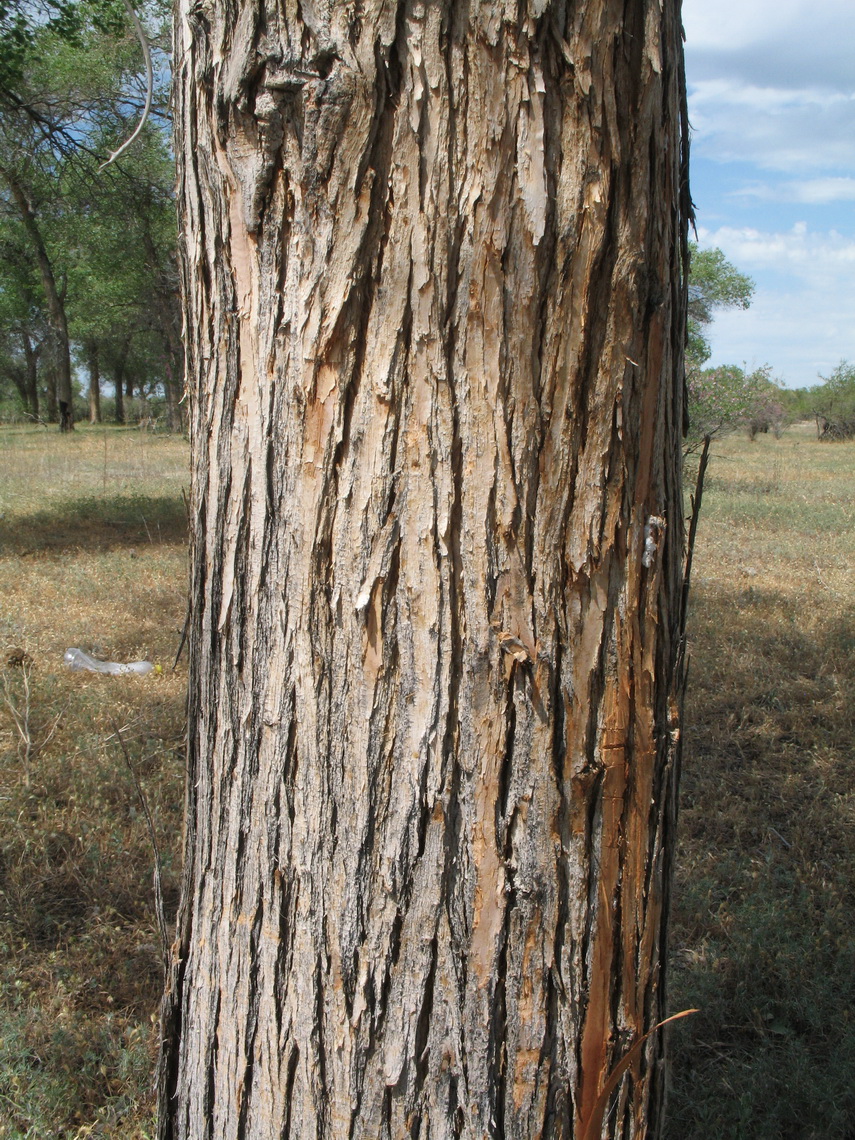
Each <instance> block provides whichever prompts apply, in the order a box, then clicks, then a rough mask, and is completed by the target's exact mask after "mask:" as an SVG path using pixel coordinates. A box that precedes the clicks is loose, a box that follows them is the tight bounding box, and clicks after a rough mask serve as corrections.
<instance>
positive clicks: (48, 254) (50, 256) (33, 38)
mask: <svg viewBox="0 0 855 1140" xmlns="http://www.w3.org/2000/svg"><path fill="white" fill-rule="evenodd" d="M52 11H53V8H50V11H48V10H47V9H46V10H45V12H42V11H41V9H38V8H37V7H33V8H30V7H26V6H25V7H23V8H21V9H20V10H16V12H15V18H14V19H12V17H11V16H10V14H9V10H6V14H5V16H4V15H3V13H2V12H0V40H3V37H4V36H5V37H6V39H9V38H10V37H11V38H12V40H15V35H16V34H18V32H19V33H20V36H21V37H22V38H21V39H20V43H19V46H18V49H17V55H15V57H14V59H13V60H12V63H14V67H12V65H11V64H10V65H9V66H8V67H6V70H5V71H3V69H0V102H5V105H6V108H5V111H4V115H3V118H2V127H1V128H0V205H2V207H3V208H4V211H5V213H6V214H7V215H10V214H11V215H14V216H15V217H16V218H17V220H18V228H19V230H21V231H22V232H23V233H24V235H25V238H26V244H27V247H28V250H29V253H28V259H29V261H30V262H31V263H32V264H34V265H35V266H36V267H37V269H38V272H39V278H40V287H39V290H38V296H37V297H36V300H37V301H40V304H41V308H42V317H43V320H44V321H45V322H46V323H47V325H48V328H49V332H50V336H49V347H50V349H51V352H50V353H47V352H43V353H42V362H43V365H44V367H43V368H42V376H43V381H45V382H47V385H48V388H49V391H48V396H49V399H48V401H47V405H48V412H49V413H50V412H52V410H53V408H54V407H56V408H58V409H59V412H60V413H61V415H60V420H61V426H62V427H64V428H68V427H70V426H71V425H72V423H73V396H74V390H73V389H74V387H75V385H74V383H73V360H74V355H75V347H76V351H77V356H78V359H79V360H80V361H81V362H83V361H84V360H90V359H92V351H93V348H95V349H97V350H99V351H100V353H101V355H105V353H106V355H109V349H108V345H107V344H106V339H108V338H109V337H110V336H118V337H119V339H120V340H121V339H123V338H124V337H125V336H126V335H128V333H129V332H130V333H131V334H133V333H135V332H137V331H141V332H150V331H152V330H154V331H155V332H156V333H157V334H158V337H159V339H158V342H157V350H156V359H157V360H158V361H159V360H164V361H166V367H165V368H164V367H160V368H159V369H157V368H156V369H155V370H156V371H159V375H160V379H161V382H163V383H167V382H168V381H169V382H170V390H168V391H167V404H168V405H169V407H170V408H172V409H175V408H177V406H178V400H179V398H180V393H178V392H176V391H174V388H175V386H176V379H175V378H176V376H177V369H176V367H175V362H176V357H177V354H178V342H177V333H176V321H177V317H176V314H177V296H176V294H177V288H176V286H177V275H176V272H175V269H174V266H173V258H174V217H173V211H172V209H171V180H172V176H171V171H170V160H169V154H168V145H167V139H166V136H165V134H164V132H163V129H162V123H161V125H158V124H154V125H153V126H152V127H151V128H149V129H148V130H147V132H146V133H145V135H144V136H143V138H142V139H141V140H140V141H139V143H138V145H137V146H136V147H135V149H134V151H133V153H132V154H128V155H127V156H125V157H124V158H123V159H122V160H121V162H120V163H119V164H116V165H114V166H111V167H109V168H108V169H106V170H103V171H101V170H99V166H100V165H101V162H102V160H103V155H104V153H105V152H108V151H110V150H111V149H113V148H115V146H116V145H117V140H118V139H120V138H122V137H125V136H127V135H128V134H129V133H130V131H131V130H132V125H131V124H133V123H134V122H135V121H136V119H137V118H138V117H139V108H140V102H141V99H142V93H141V92H140V91H139V88H138V83H139V74H138V73H139V67H140V49H139V44H138V42H137V40H136V36H135V35H133V34H131V33H130V31H129V30H127V29H125V27H124V24H125V22H126V21H125V16H124V9H123V7H122V6H121V5H118V6H116V5H114V6H111V5H109V4H106V3H105V4H101V5H99V4H88V3H87V4H82V3H81V4H75V5H67V6H65V7H64V8H62V12H64V13H65V15H64V17H63V19H62V20H60V19H59V17H57V19H56V20H55V19H53V18H52V17H50V12H52ZM4 21H5V22H4ZM22 21H23V22H22ZM16 29H17V32H16ZM13 33H15V34H13ZM15 42H18V41H17V40H15ZM10 67H11V68H12V69H11V71H10ZM4 84H5V86H4ZM164 98H165V96H161V98H160V104H161V106H162V105H163V100H164ZM14 285H15V282H14V280H12V279H11V278H10V277H9V275H8V274H7V275H6V279H5V282H4V286H3V287H5V288H7V289H12V291H14ZM24 303H25V302H24V301H23V300H22V298H20V297H19V298H18V300H17V302H16V305H17V307H18V308H19V309H20V308H21V307H22V305H23V304H24ZM112 355H113V356H114V357H115V356H117V355H118V353H116V352H114V353H112ZM152 383H154V378H153V377H152ZM54 386H56V392H54V391H52V390H50V389H52V387H54ZM93 399H94V393H93Z"/></svg>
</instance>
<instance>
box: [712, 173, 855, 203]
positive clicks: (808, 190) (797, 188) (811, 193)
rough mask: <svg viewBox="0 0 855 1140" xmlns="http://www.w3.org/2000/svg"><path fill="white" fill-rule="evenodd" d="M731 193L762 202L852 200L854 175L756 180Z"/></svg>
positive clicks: (854, 182)
mask: <svg viewBox="0 0 855 1140" xmlns="http://www.w3.org/2000/svg"><path fill="white" fill-rule="evenodd" d="M733 196H734V197H741V198H757V199H760V200H762V201H765V202H796V203H801V204H803V205H808V206H827V205H829V204H830V203H832V202H852V201H855V178H808V179H804V180H801V181H799V180H794V181H786V182H756V183H751V184H750V185H748V186H743V187H742V188H741V189H740V190H736V191H734V192H733Z"/></svg>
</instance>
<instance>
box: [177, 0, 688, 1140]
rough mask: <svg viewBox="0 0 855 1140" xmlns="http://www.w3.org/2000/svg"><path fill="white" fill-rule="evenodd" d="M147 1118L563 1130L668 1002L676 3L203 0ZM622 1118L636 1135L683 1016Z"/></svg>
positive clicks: (646, 1063) (580, 1123) (191, 89)
mask: <svg viewBox="0 0 855 1140" xmlns="http://www.w3.org/2000/svg"><path fill="white" fill-rule="evenodd" d="M175 58H176V61H177V64H176V67H177V70H176V80H175V82H176V93H177V112H176V119H177V131H178V133H177V138H176V149H177V153H178V156H179V204H180V210H181V215H182V227H181V228H182V233H183V290H184V303H185V328H186V351H187V363H188V378H189V384H190V387H191V393H192V406H191V438H192V446H193V477H192V499H191V513H192V528H193V551H192V559H193V562H192V596H193V613H192V620H191V632H190V643H191V653H190V679H189V685H190V699H189V748H188V774H187V817H186V836H185V862H184V881H183V887H182V903H181V908H180V913H179V920H178V930H177V935H176V942H175V946H174V948H173V960H172V965H171V968H170V975H169V980H168V987H167V993H166V995H165V998H164V1010H163V1026H164V1039H163V1054H162V1061H161V1073H160V1117H159V1135H160V1138H161V1140H202V1138H205V1140H210V1138H214V1140H220V1138H223V1140H225V1138H229V1140H250V1138H252V1140H271V1138H272V1137H293V1138H308V1137H317V1138H322V1140H339V1138H341V1140H345V1138H348V1140H355V1138H358V1140H378V1138H389V1140H392V1138H399V1137H420V1140H426V1138H428V1137H430V1138H431V1140H434V1138H439V1137H443V1138H445V1137H460V1138H466V1140H476V1138H477V1140H481V1138H484V1137H491V1138H499V1137H507V1138H509V1140H510V1138H513V1140H532V1138H534V1137H544V1138H558V1137H560V1138H562V1140H569V1138H570V1137H575V1138H576V1140H581V1137H582V1136H583V1135H584V1133H585V1131H586V1125H587V1122H588V1121H589V1120H590V1118H591V1115H592V1112H593V1109H594V1106H595V1104H596V1101H597V1098H598V1095H599V1093H600V1091H601V1090H602V1089H603V1087H604V1086H605V1084H606V1081H607V1079H608V1076H609V1073H610V1072H611V1071H612V1069H613V1068H614V1067H615V1065H616V1064H617V1063H618V1062H619V1060H620V1059H621V1057H622V1056H623V1055H624V1054H625V1053H626V1051H627V1050H628V1048H629V1047H630V1046H631V1045H632V1043H633V1042H634V1041H635V1040H637V1039H638V1038H639V1037H640V1036H641V1035H642V1034H643V1033H644V1032H645V1031H646V1030H647V1029H649V1028H650V1027H651V1026H652V1025H654V1024H655V1023H656V1022H657V1021H658V1020H659V1019H660V1018H661V1017H662V1016H663V1013H664V979H663V974H662V968H663V961H664V949H665V948H664V938H665V923H666V915H667V902H668V884H669V880H670V862H671V852H672V845H673V824H674V816H675V811H676V784H677V768H678V754H679V708H678V705H679V694H680V692H681V684H682V669H681V667H680V665H679V660H680V657H679V648H680V643H681V636H682V630H681V622H680V584H681V574H682V547H683V526H682V512H681V489H680V431H681V425H682V390H683V376H682V369H683V364H682V359H683V356H682V354H683V343H684V330H685V288H684V271H685V268H686V266H685V261H684V256H685V225H686V217H687V211H688V209H689V208H690V207H689V202H688V197H687V190H686V178H685V174H686V171H685V162H686V147H685V135H684V129H683V123H684V120H683V119H682V117H681V107H682V105H683V103H682V90H683V80H682V46H681V28H680V18H679V0H638V3H636V4H632V5H625V4H624V3H622V2H621V3H617V2H616V0H596V2H593V0H589V2H583V3H578V4H572V5H571V4H566V3H560V2H550V0H530V3H529V5H528V6H526V4H522V5H518V4H513V5H511V4H507V3H502V2H501V0H494V2H493V3H483V4H480V5H462V4H454V3H450V2H449V0H437V2H436V3H434V4H431V5H424V4H421V3H419V2H418V0H406V2H401V3H398V4H395V3H385V4H381V3H379V0H366V2H365V3H363V4H362V5H360V6H359V7H358V8H357V6H355V5H344V4H330V3H329V2H328V0H320V2H319V3H312V4H311V5H302V6H297V5H285V6H284V7H282V6H278V5H273V4H269V5H268V4H266V3H265V2H263V0H260V3H259V4H257V5H244V6H243V7H242V8H241V9H240V14H239V16H238V17H237V18H235V15H234V12H233V10H232V9H231V8H226V6H225V5H224V4H222V3H220V2H218V0H213V2H212V3H210V4H206V5H205V6H204V9H201V8H199V6H198V5H196V4H193V3H191V2H190V0H182V2H181V3H180V5H179V11H178V14H177V22H176V52H175ZM660 1036H661V1035H658V1034H654V1035H653V1037H651V1038H650V1040H649V1041H648V1042H647V1043H646V1044H645V1046H644V1048H643V1050H642V1051H641V1053H640V1057H639V1060H638V1061H637V1063H635V1064H633V1065H632V1066H631V1067H630V1069H629V1072H628V1073H627V1074H626V1076H625V1077H624V1078H623V1080H622V1081H621V1083H620V1086H619V1088H618V1090H617V1092H616V1093H615V1096H614V1100H613V1104H612V1108H611V1111H610V1112H609V1114H608V1116H607V1124H606V1125H605V1126H604V1128H605V1131H604V1133H603V1134H604V1135H607V1136H609V1137H621V1138H629V1137H634V1138H638V1137H646V1136H653V1135H655V1134H656V1132H657V1130H658V1128H659V1123H660V1120H661V1105H662V1093H663V1083H664V1077H663V1065H662V1048H663V1046H662V1041H661V1040H660Z"/></svg>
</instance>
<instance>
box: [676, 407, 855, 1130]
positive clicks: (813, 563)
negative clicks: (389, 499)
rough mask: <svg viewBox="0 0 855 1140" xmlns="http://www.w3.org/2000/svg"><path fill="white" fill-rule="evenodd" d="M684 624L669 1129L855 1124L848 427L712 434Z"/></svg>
mask: <svg viewBox="0 0 855 1140" xmlns="http://www.w3.org/2000/svg"><path fill="white" fill-rule="evenodd" d="M714 454H715V458H714V459H713V461H712V464H711V467H710V472H709V476H708V483H707V494H706V496H705V498H704V503H703V514H702V522H701V530H700V537H699V549H698V552H697V560H696V568H697V577H696V581H695V589H694V595H693V603H692V617H691V623H690V635H691V644H692V663H691V672H690V681H689V696H688V708H687V724H688V729H687V738H686V751H685V759H684V775H683V785H682V808H681V829H680V831H681V836H680V850H679V855H678V864H677V866H678V882H677V891H676V914H675V916H674V918H675V922H674V926H673V928H672V938H671V944H672V970H671V986H670V995H671V998H670V1004H671V1007H672V1008H673V1009H678V1008H685V1007H688V1006H700V1007H701V1010H702V1012H701V1013H700V1014H699V1015H698V1016H696V1017H694V1018H691V1019H689V1021H687V1022H684V1023H683V1025H682V1026H681V1027H680V1028H679V1029H675V1030H674V1031H673V1036H672V1056H673V1058H674V1065H673V1072H672V1082H673V1090H672V1095H671V1099H670V1112H669V1126H668V1132H667V1136H668V1140H812V1138H815V1140H820V1138H822V1140H851V1138H853V1137H855V933H853V922H855V861H853V856H855V740H853V721H855V711H854V710H853V683H855V444H852V443H834V444H830V443H818V442H817V441H816V440H815V439H813V438H812V429H809V428H807V427H805V428H801V427H796V428H793V429H790V431H789V432H787V433H786V434H785V435H784V437H783V438H782V439H781V440H780V441H776V440H774V439H773V438H771V437H770V438H766V437H760V438H758V440H757V441H756V442H755V443H753V444H752V443H749V442H748V441H747V440H744V439H742V438H737V437H732V438H729V439H726V440H723V441H722V442H721V443H719V444H718V445H717V446H716V447H715V448H714Z"/></svg>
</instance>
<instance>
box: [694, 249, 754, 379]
mask: <svg viewBox="0 0 855 1140" xmlns="http://www.w3.org/2000/svg"><path fill="white" fill-rule="evenodd" d="M689 249H690V254H691V260H690V262H689V266H690V268H689V309H688V338H689V339H688V347H687V353H686V355H687V362H688V365H689V366H690V367H693V368H699V367H700V366H701V365H702V364H703V363H704V361H706V360H708V359H709V356H710V346H709V343H708V341H707V339H706V336H705V333H704V330H705V329H706V328H707V326H708V325H709V324H710V323H711V322H712V320H713V318H714V316H715V313H716V311H717V310H719V309H732V308H738V309H747V308H748V306H749V305H750V304H751V298H752V296H753V294H754V282H753V281H752V280H751V278H750V277H748V276H746V274H744V273H740V272H739V270H738V269H736V268H735V267H734V266H733V265H731V263H730V262H729V261H728V260H727V258H726V257H725V256H724V254H723V253H722V251H721V250H720V249H699V248H698V246H697V245H696V244H694V243H692V244H691V245H690V247H689Z"/></svg>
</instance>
